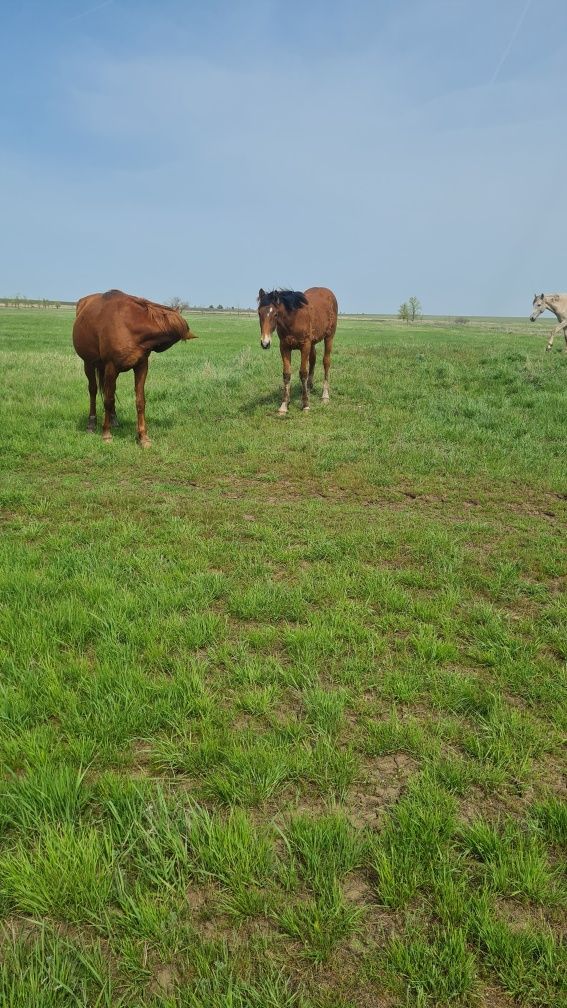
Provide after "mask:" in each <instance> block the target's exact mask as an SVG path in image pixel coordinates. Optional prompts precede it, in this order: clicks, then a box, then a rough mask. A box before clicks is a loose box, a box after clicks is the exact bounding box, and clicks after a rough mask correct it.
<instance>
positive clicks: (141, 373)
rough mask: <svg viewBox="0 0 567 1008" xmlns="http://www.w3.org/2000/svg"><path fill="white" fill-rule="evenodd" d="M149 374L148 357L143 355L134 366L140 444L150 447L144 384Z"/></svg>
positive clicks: (143, 446)
mask: <svg viewBox="0 0 567 1008" xmlns="http://www.w3.org/2000/svg"><path fill="white" fill-rule="evenodd" d="M147 374H148V358H147V357H143V358H142V360H141V361H140V363H139V364H136V367H135V368H134V388H135V390H136V412H137V414H138V444H139V445H141V446H142V448H148V447H149V445H151V443H152V442H151V441H150V439H149V437H148V432H147V430H146V397H145V395H144V386H145V384H146V376H147Z"/></svg>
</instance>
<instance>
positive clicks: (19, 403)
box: [0, 308, 567, 1008]
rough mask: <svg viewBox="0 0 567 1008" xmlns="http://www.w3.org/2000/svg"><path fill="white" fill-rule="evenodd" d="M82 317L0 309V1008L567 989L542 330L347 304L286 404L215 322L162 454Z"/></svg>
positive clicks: (464, 1001)
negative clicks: (93, 356)
mask: <svg viewBox="0 0 567 1008" xmlns="http://www.w3.org/2000/svg"><path fill="white" fill-rule="evenodd" d="M71 324H72V316H71V314H70V313H69V312H67V311H64V310H60V311H56V310H47V309H46V310H42V311H33V310H30V309H24V308H22V309H19V310H18V311H11V310H7V309H2V308H0V372H1V374H2V399H1V402H0V422H1V424H2V453H1V454H0V924H1V926H2V931H1V933H0V1002H1V1003H2V1004H3V1005H4V1004H6V1005H7V1006H9V1008H20V1006H21V1008H24V1006H25V1008H27V1006H28V1005H34V1006H35V1005H38V1006H40V1008H59V1006H64V1008H67V1005H69V1006H72V1005H73V1006H74V1005H79V1004H80V1005H89V1006H90V1005H93V1006H94V1005H96V1006H106V1005H107V1006H124V1008H134V1006H135V1008H141V1006H151V1008H157V1006H158V1005H159V1006H162V1005H165V1006H166V1008H201V1006H202V1008H255V1006H257V1008H356V1006H367V1005H370V1004H372V1005H374V1004H382V1003H384V1004H385V1005H386V1004H388V1005H399V1006H403V1005H416V1006H422V1008H424V1006H429V1005H448V1004H455V1005H470V1006H471V1008H472V1006H483V1005H486V1006H488V1005H492V1004H493V1003H495V1001H498V1003H500V1002H501V1003H502V1004H511V1003H513V1001H514V999H515V1001H516V1002H517V1003H518V1004H519V1005H522V1006H524V1005H525V1006H538V1008H557V1006H559V1005H562V1004H565V1003H567V991H566V989H565V984H564V979H563V978H564V976H565V975H567V971H566V970H565V953H564V944H563V941H564V928H563V925H562V919H563V916H564V913H565V903H566V899H567V880H566V877H565V872H564V850H565V843H566V837H567V816H566V804H565V793H564V790H563V789H562V772H563V770H564V755H563V752H564V750H563V748H562V747H563V743H564V739H565V729H566V727H567V716H566V713H567V705H566V703H565V697H566V695H567V691H566V689H565V687H566V685H567V681H566V676H565V671H566V665H565V662H566V658H567V633H566V626H567V603H566V594H565V586H566V566H567V565H566V562H565V538H564V529H565V518H566V517H567V479H566V477H565V444H566V443H567V412H566V410H565V397H566V387H567V386H566V382H567V358H566V357H565V356H564V355H563V354H561V353H559V352H556V351H554V352H553V353H550V354H546V353H545V351H544V343H545V337H544V336H543V332H544V331H545V329H546V327H545V326H544V325H543V324H542V325H540V326H534V327H531V328H530V327H529V326H528V325H527V324H526V325H523V324H522V323H520V322H517V321H516V322H514V324H513V325H511V324H508V323H502V324H500V325H499V324H498V323H496V322H494V321H493V322H492V323H490V324H488V323H482V324H481V323H480V322H479V323H478V324H477V323H475V322H471V323H469V324H468V325H467V326H460V327H459V326H451V324H450V323H448V322H447V321H445V322H443V323H442V324H441V323H440V324H436V323H435V321H434V320H424V322H423V324H420V325H415V326H401V325H399V324H397V323H396V322H394V321H392V320H373V319H360V320H355V319H341V321H340V325H339V331H338V335H337V339H336V350H335V353H334V356H333V367H332V375H331V377H332V382H331V403H330V405H329V406H328V407H323V405H322V404H321V402H320V398H319V397H320V394H321V375H320V371H319V370H317V372H316V383H315V393H314V397H313V401H312V409H311V411H310V413H309V414H306V415H304V414H303V413H302V412H301V410H300V408H299V396H298V391H299V390H298V379H297V366H298V365H297V361H294V362H293V367H294V375H293V382H294V384H293V386H292V390H293V401H292V406H291V408H290V413H289V416H288V417H287V418H285V419H281V418H279V417H277V416H276V409H277V406H278V405H279V385H280V382H281V374H280V372H281V366H280V360H279V355H278V353H277V351H274V352H272V353H271V354H266V353H262V352H261V351H260V349H259V346H258V331H257V323H256V321H255V320H254V319H253V318H248V317H246V316H239V317H238V316H231V315H222V316H221V315H208V316H202V317H195V318H194V319H193V320H192V328H194V329H195V331H196V332H197V333H198V334H199V336H200V339H199V340H198V341H196V342H191V343H189V344H187V345H182V346H177V347H175V348H173V349H172V350H170V351H168V353H166V354H164V355H160V356H156V357H155V358H154V359H153V360H152V362H151V366H150V374H149V379H148V385H147V393H148V395H147V399H148V405H147V420H148V427H149V431H150V436H151V437H152V441H153V445H152V448H151V449H149V450H148V451H141V450H140V449H138V448H137V446H136V443H135V411H134V402H133V388H132V386H133V381H132V376H131V375H126V376H122V377H121V378H120V380H119V383H118V395H119V400H118V410H119V416H120V419H121V426H120V428H118V429H117V430H116V432H115V436H114V439H113V442H112V444H111V445H104V444H103V443H102V439H101V438H100V436H99V435H97V436H94V437H93V436H90V435H88V434H87V433H86V431H85V427H86V418H87V412H88V399H87V392H86V383H85V379H84V375H83V373H82V368H81V364H80V362H79V361H78V359H77V358H76V357H75V356H74V354H73V352H72V349H71V344H70V330H71ZM319 366H320V362H319V363H318V368H319ZM99 430H100V427H99Z"/></svg>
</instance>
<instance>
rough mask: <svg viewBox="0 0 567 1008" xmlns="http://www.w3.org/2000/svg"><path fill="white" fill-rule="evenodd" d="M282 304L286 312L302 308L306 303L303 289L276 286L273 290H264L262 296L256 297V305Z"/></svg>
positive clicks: (264, 306)
mask: <svg viewBox="0 0 567 1008" xmlns="http://www.w3.org/2000/svg"><path fill="white" fill-rule="evenodd" d="M280 302H281V304H283V306H284V308H285V309H286V311H288V312H294V311H297V310H298V308H303V306H304V305H306V304H307V298H306V297H305V294H304V293H303V291H294V290H288V289H287V288H283V289H282V288H278V289H276V290H273V291H264V293H263V295H262V297H260V298H259V299H258V305H259V307H260V308H266V307H267V305H271V304H273V305H277V304H280Z"/></svg>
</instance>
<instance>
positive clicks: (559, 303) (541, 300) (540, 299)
mask: <svg viewBox="0 0 567 1008" xmlns="http://www.w3.org/2000/svg"><path fill="white" fill-rule="evenodd" d="M532 308H533V311H532V313H531V315H530V322H535V320H536V318H539V316H540V315H541V313H542V312H544V311H545V310H546V308H547V309H548V310H549V311H550V312H553V314H554V315H555V318H556V319H557V321H558V322H559V325H558V326H555V328H554V329H552V330H551V333H550V335H549V339H548V341H547V345H546V347H545V349H546V350H551V348H552V346H553V340H554V339H555V337H556V336H557V333H560V332H562V333H563V335H564V337H565V350H566V352H567V294H534V300H533V303H532Z"/></svg>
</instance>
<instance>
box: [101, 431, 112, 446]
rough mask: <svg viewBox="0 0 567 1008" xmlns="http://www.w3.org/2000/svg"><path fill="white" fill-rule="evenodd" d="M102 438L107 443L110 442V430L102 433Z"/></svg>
mask: <svg viewBox="0 0 567 1008" xmlns="http://www.w3.org/2000/svg"><path fill="white" fill-rule="evenodd" d="M102 440H103V441H104V442H105V444H110V442H111V441H112V434H111V433H110V431H108V432H107V433H105V434H103V435H102Z"/></svg>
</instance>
